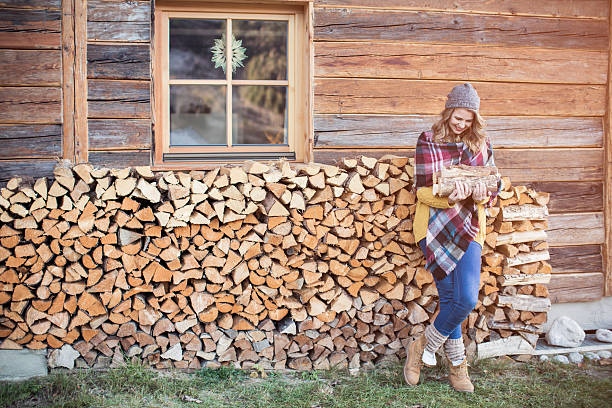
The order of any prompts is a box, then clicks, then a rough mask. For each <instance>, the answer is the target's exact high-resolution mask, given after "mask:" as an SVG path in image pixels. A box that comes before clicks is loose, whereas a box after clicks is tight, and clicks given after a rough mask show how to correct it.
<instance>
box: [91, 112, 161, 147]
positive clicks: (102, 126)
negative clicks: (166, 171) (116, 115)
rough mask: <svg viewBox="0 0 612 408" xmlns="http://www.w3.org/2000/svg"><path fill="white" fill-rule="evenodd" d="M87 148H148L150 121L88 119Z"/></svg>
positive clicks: (149, 142) (149, 143) (149, 144)
mask: <svg viewBox="0 0 612 408" xmlns="http://www.w3.org/2000/svg"><path fill="white" fill-rule="evenodd" d="M89 148H90V149H91V150H96V149H122V148H124V149H125V148H131V149H150V148H151V122H150V121H148V120H129V119H95V120H94V119H92V120H90V121H89Z"/></svg>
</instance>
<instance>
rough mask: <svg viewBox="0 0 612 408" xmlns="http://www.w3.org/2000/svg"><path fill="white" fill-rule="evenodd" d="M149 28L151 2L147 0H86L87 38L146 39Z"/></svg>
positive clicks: (110, 39) (108, 39)
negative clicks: (127, 0) (129, 0)
mask: <svg viewBox="0 0 612 408" xmlns="http://www.w3.org/2000/svg"><path fill="white" fill-rule="evenodd" d="M150 32H151V4H150V2H148V1H132V2H125V1H120V0H111V1H107V0H89V1H88V2H87V39H88V40H91V41H129V42H148V41H149V40H150Z"/></svg>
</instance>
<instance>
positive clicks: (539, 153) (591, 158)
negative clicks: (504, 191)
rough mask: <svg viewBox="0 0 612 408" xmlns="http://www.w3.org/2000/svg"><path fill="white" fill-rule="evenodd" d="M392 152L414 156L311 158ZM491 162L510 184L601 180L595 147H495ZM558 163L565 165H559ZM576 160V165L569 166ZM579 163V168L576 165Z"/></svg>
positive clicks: (336, 152)
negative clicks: (386, 155) (493, 157)
mask: <svg viewBox="0 0 612 408" xmlns="http://www.w3.org/2000/svg"><path fill="white" fill-rule="evenodd" d="M385 154H395V155H401V156H407V157H414V150H413V149H350V150H348V149H314V161H315V162H318V163H326V164H333V163H335V162H337V161H339V159H340V158H342V157H356V156H358V155H365V156H368V157H377V158H378V157H382V156H384V155H385ZM494 154H495V163H496V164H497V167H498V168H499V172H500V174H501V175H502V176H507V177H510V180H512V183H513V184H520V183H524V182H530V181H534V180H540V181H544V180H546V181H549V180H550V181H586V180H601V179H602V178H603V173H602V172H603V169H602V166H601V160H602V159H601V151H600V150H595V149H573V150H570V149H558V150H557V149H532V150H522V149H516V150H515V149H512V150H510V149H496V150H495V152H494ZM558 163H564V164H565V166H562V167H559V165H558ZM572 163H576V166H577V167H569V166H570V165H572ZM578 165H580V167H578Z"/></svg>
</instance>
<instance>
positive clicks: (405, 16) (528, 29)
mask: <svg viewBox="0 0 612 408" xmlns="http://www.w3.org/2000/svg"><path fill="white" fill-rule="evenodd" d="M314 23H315V26H314V34H315V40H324V41H349V40H366V41H375V40H376V41H407V42H420V43H461V44H486V45H503V46H524V45H525V44H526V43H528V44H529V46H531V47H544V48H575V49H588V50H607V49H608V23H607V21H605V20H593V19H557V18H539V17H530V18H525V17H520V16H496V15H486V14H480V15H476V14H467V13H447V12H443V13H439V12H416V11H404V12H398V11H386V10H384V11H380V10H376V11H374V10H368V9H335V8H317V9H315V20H314Z"/></svg>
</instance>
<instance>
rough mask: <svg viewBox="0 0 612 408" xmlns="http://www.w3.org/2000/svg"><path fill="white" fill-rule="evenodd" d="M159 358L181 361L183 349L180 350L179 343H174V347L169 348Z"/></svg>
mask: <svg viewBox="0 0 612 408" xmlns="http://www.w3.org/2000/svg"><path fill="white" fill-rule="evenodd" d="M161 358H164V359H167V360H174V361H181V360H182V359H183V349H182V348H181V343H176V344H175V345H174V346H172V347H170V348H169V349H168V350H166V352H165V353H164V354H162V355H161Z"/></svg>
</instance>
